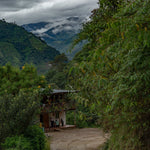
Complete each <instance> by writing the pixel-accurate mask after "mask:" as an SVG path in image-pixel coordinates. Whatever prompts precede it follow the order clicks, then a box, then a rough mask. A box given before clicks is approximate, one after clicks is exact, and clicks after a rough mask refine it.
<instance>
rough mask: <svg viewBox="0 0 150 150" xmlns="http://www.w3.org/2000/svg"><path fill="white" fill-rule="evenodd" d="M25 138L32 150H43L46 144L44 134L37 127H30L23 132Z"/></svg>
mask: <svg viewBox="0 0 150 150" xmlns="http://www.w3.org/2000/svg"><path fill="white" fill-rule="evenodd" d="M25 137H26V138H27V139H28V140H29V141H30V143H31V147H32V149H33V150H43V149H44V148H45V144H46V137H45V135H44V132H43V131H42V129H41V128H39V127H38V126H36V125H34V126H30V127H28V129H27V130H26V132H25Z"/></svg>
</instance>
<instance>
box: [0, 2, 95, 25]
mask: <svg viewBox="0 0 150 150" xmlns="http://www.w3.org/2000/svg"><path fill="white" fill-rule="evenodd" d="M97 2H98V0H0V19H2V18H4V19H5V20H6V21H9V22H16V23H17V24H19V25H22V24H28V23H36V22H41V21H55V20H59V19H63V18H66V17H71V16H80V17H83V18H86V17H87V16H89V15H90V12H91V11H92V10H93V9H94V8H97V7H98V5H97Z"/></svg>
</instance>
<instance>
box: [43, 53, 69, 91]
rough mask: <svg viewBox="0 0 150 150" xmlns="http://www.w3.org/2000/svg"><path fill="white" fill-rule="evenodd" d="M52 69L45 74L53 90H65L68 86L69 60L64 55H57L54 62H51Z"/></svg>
mask: <svg viewBox="0 0 150 150" xmlns="http://www.w3.org/2000/svg"><path fill="white" fill-rule="evenodd" d="M49 63H50V65H51V67H50V69H49V70H48V71H47V73H46V74H45V76H46V80H47V82H48V83H49V84H50V85H51V86H52V88H60V89H64V88H65V86H66V84H67V70H66V67H67V64H68V58H67V57H66V55H65V54H64V53H62V54H60V55H57V56H56V57H55V58H54V60H53V61H50V62H49Z"/></svg>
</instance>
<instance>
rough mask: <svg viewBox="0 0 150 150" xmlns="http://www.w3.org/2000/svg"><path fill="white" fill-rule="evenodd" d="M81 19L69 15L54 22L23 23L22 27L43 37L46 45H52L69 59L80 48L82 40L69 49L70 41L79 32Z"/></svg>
mask: <svg viewBox="0 0 150 150" xmlns="http://www.w3.org/2000/svg"><path fill="white" fill-rule="evenodd" d="M82 23H83V20H82V19H81V18H79V17H69V18H66V19H64V20H57V21H56V22H38V23H31V24H26V25H23V27H24V28H25V29H26V30H27V31H29V32H32V33H33V34H35V35H36V36H38V37H40V38H41V39H43V40H44V41H45V42H46V43H47V44H48V45H52V46H53V47H55V48H56V49H57V50H59V52H60V53H65V54H66V55H67V57H68V58H69V59H72V58H73V57H74V55H75V54H76V53H77V52H78V51H80V50H81V48H82V45H83V44H82V42H81V43H79V44H78V45H77V46H76V47H75V48H74V49H73V50H72V51H71V52H70V51H69V49H70V48H71V46H72V42H73V41H74V39H75V38H76V36H77V34H78V33H79V32H80V29H81V28H82V27H81V24H82Z"/></svg>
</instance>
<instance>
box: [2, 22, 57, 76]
mask: <svg viewBox="0 0 150 150" xmlns="http://www.w3.org/2000/svg"><path fill="white" fill-rule="evenodd" d="M58 54H59V52H58V51H56V49H54V48H52V47H50V46H48V45H47V44H46V43H45V42H44V41H42V40H41V39H40V38H37V37H35V36H34V35H33V34H32V33H28V32H27V31H26V30H25V29H24V28H23V27H19V26H17V25H16V24H14V23H7V22H5V21H4V20H0V64H1V65H5V64H6V63H8V62H10V63H11V64H13V65H14V66H19V67H21V66H23V65H24V64H25V63H29V64H31V63H32V64H34V65H35V66H36V67H38V71H39V72H42V73H44V72H45V71H46V70H47V64H48V62H49V61H50V60H53V59H54V57H55V56H56V55H58Z"/></svg>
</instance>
